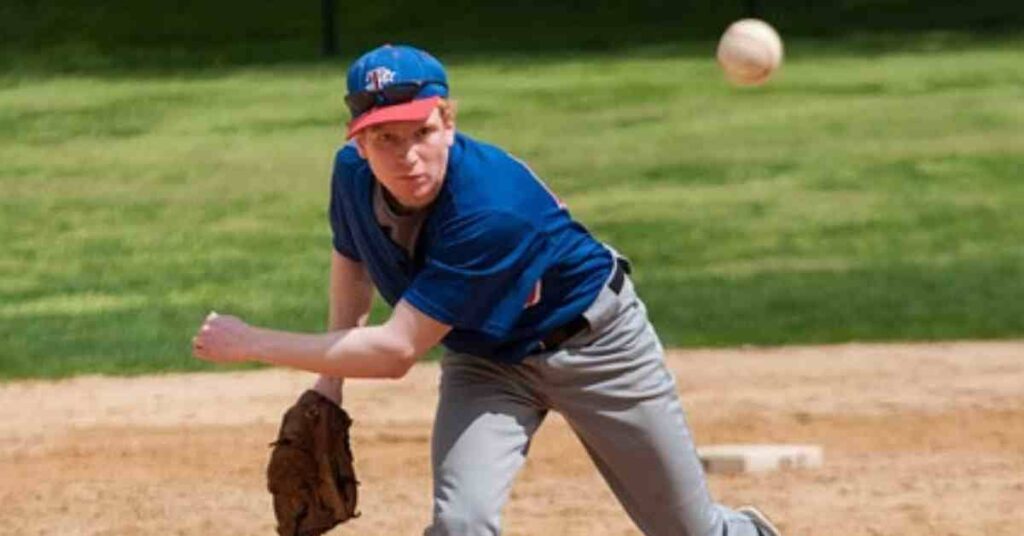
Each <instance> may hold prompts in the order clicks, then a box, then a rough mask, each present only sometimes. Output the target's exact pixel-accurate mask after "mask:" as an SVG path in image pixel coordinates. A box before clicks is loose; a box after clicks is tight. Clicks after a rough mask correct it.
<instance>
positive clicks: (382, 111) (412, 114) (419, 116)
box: [348, 97, 442, 138]
mask: <svg viewBox="0 0 1024 536" xmlns="http://www.w3.org/2000/svg"><path fill="white" fill-rule="evenodd" d="M441 99H442V98H441V97H429V98H426V99H419V100H414V101H410V102H406V103H404V104H395V105H392V106H384V107H381V108H375V109H373V110H370V111H369V112H366V113H365V114H363V115H361V116H359V118H358V119H356V120H355V121H352V122H350V123H349V124H348V137H349V138H351V137H352V136H355V135H356V133H357V132H359V131H360V130H363V129H364V128H366V127H369V126H373V125H379V124H381V123H391V122H394V121H426V120H427V118H428V117H430V114H431V113H432V112H433V111H434V108H437V105H438V103H440V102H441Z"/></svg>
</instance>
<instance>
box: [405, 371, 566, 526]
mask: <svg viewBox="0 0 1024 536" xmlns="http://www.w3.org/2000/svg"><path fill="white" fill-rule="evenodd" d="M545 414H546V410H545V409H543V406H542V405H541V404H540V403H539V401H538V400H537V399H536V398H535V397H534V396H533V395H532V394H531V392H530V390H529V388H528V387H526V386H525V385H524V384H523V382H521V381H518V378H517V371H516V370H515V367H510V366H508V365H502V364H497V363H491V362H488V361H486V360H483V359H479V358H474V357H468V356H459V355H447V356H445V358H444V361H443V362H442V376H441V395H440V400H439V402H438V409H437V417H436V420H435V422H434V433H433V440H432V463H433V471H434V519H433V523H432V525H431V526H430V527H428V528H427V529H426V531H425V534H426V535H428V536H435V535H437V536H439V535H449V534H450V535H459V536H478V535H479V536H483V535H495V534H499V533H500V531H501V510H502V507H503V506H504V505H505V502H506V500H507V499H508V494H509V489H510V488H511V485H512V481H513V479H514V478H515V475H516V473H517V472H518V471H519V469H520V468H521V467H522V465H523V462H524V461H525V459H526V453H527V450H528V448H529V445H530V439H531V437H532V436H533V433H534V432H535V431H536V430H537V427H538V426H540V423H541V422H542V421H543V419H544V415H545Z"/></svg>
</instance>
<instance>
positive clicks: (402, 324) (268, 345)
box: [193, 301, 451, 378]
mask: <svg viewBox="0 0 1024 536" xmlns="http://www.w3.org/2000/svg"><path fill="white" fill-rule="evenodd" d="M450 329H451V328H450V327H449V326H447V325H445V324H442V323H440V322H438V321H436V320H434V319H433V318H430V317H429V316H427V315H425V314H423V313H421V312H419V311H418V310H416V308H415V307H413V306H411V305H409V304H408V303H407V302H405V301H402V302H400V303H399V304H398V305H397V306H396V307H395V310H394V312H393V313H392V315H391V317H390V318H389V319H388V320H387V322H385V323H383V324H381V325H379V326H369V327H357V328H352V329H343V330H338V331H334V332H331V333H324V334H307V333H293V332H287V331H278V330H272V329H265V328H258V327H254V326H250V325H248V324H246V323H245V322H243V321H242V320H241V319H239V318H237V317H234V316H230V315H219V314H217V313H210V315H209V316H208V317H207V318H206V321H205V322H204V323H203V326H202V327H201V328H200V330H199V334H198V335H196V337H195V339H194V342H193V351H194V353H195V355H196V357H199V358H201V359H205V360H207V361H213V362H217V363H231V362H243V361H259V362H261V363H266V364H269V365H277V366H284V367H290V368H296V369H301V370H307V371H310V372H317V373H319V374H323V375H326V376H331V377H339V378H400V377H402V376H404V375H405V374H406V372H408V371H409V369H410V368H411V367H412V365H413V364H414V363H415V362H416V360H417V359H419V358H420V357H421V356H423V355H424V354H426V353H427V351H428V350H430V349H431V348H432V347H434V346H435V345H436V344H437V343H439V342H440V341H441V339H442V338H444V336H445V335H446V334H447V333H448V331H450Z"/></svg>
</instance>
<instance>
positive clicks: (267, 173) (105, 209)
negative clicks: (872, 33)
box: [0, 34, 1024, 378]
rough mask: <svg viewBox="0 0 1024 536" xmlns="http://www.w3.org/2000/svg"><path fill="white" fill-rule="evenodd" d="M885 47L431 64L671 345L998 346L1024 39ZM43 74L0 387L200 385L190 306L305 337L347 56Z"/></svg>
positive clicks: (3, 255) (4, 305)
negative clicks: (758, 64)
mask: <svg viewBox="0 0 1024 536" xmlns="http://www.w3.org/2000/svg"><path fill="white" fill-rule="evenodd" d="M893 43H894V42H893V41H892V40H891V39H890V38H870V37H847V38H843V39H838V40H837V39H833V40H828V41H824V40H812V39H790V40H787V46H788V49H787V53H788V58H787V64H786V66H785V68H784V70H783V72H782V73H781V77H780V78H779V79H778V80H776V81H774V82H773V83H772V84H770V85H768V86H767V87H764V88H758V89H748V90H740V89H734V88H730V87H728V86H726V85H725V84H724V83H723V82H722V80H721V76H720V74H719V73H718V71H717V68H716V66H715V64H714V62H713V59H712V52H713V48H714V43H713V42H711V41H696V42H691V43H688V44H685V45H677V46H673V45H661V46H654V47H646V48H645V47H639V48H637V47H634V48H627V49H622V50H616V51H614V52H607V53H599V52H589V53H574V54H568V53H554V52H546V53H537V54H534V55H531V56H524V55H522V54H516V55H507V56H500V55H494V56H491V57H489V58H487V59H482V58H481V57H479V55H474V54H464V53H461V54H460V53H458V52H453V53H451V54H450V55H449V56H445V57H442V59H443V60H445V61H446V62H447V63H448V64H449V66H450V70H451V78H452V82H453V85H454V87H455V90H456V92H457V97H458V98H459V99H460V109H461V111H460V114H461V115H460V128H461V129H462V130H464V131H465V132H467V133H469V134H471V135H474V136H476V137H478V138H482V139H486V140H489V141H493V142H496V143H499V144H500V145H502V146H504V147H506V148H508V149H509V150H511V151H513V152H515V153H517V154H518V155H520V156H522V157H523V158H524V159H526V160H527V161H528V162H529V163H530V164H531V166H532V167H534V169H536V170H537V171H538V173H539V174H540V175H541V176H543V177H544V178H545V179H546V181H547V182H548V183H549V184H550V185H551V186H552V187H553V189H555V190H556V191H557V192H558V193H559V194H561V196H562V197H563V198H564V199H565V200H566V201H567V202H568V204H569V206H570V209H571V210H572V211H573V213H574V214H575V215H576V216H577V217H578V218H579V219H581V220H582V221H583V222H584V223H585V224H586V225H587V226H588V227H589V228H590V229H591V230H592V231H593V232H594V233H595V234H596V235H597V236H598V237H600V238H601V239H604V240H607V241H609V242H610V243H611V244H613V245H614V246H615V247H617V248H618V249H619V250H621V251H623V252H624V253H626V254H627V255H629V256H630V257H631V258H632V259H633V261H634V264H635V265H636V271H635V279H636V281H637V283H638V285H639V286H640V289H641V293H642V295H643V296H644V297H645V300H646V301H647V303H648V305H649V307H650V310H651V315H652V318H653V320H654V322H655V324H656V325H657V326H658V328H659V330H660V333H661V334H662V337H663V338H664V339H665V342H666V343H667V344H670V345H712V346H717V345H737V344H782V343H813V342H833V341H847V340H906V339H960V338H1000V337H1020V336H1022V335H1024V240H1022V237H1024V70H1022V69H1021V67H1020V66H1021V65H1024V39H1021V38H1017V37H1013V36H1012V35H1004V36H1002V37H998V38H985V39H981V38H977V37H971V36H970V35H966V34H938V35H936V34H923V35H919V36H915V37H908V38H904V39H900V40H899V41H898V46H892V45H893ZM44 56H45V55H44ZM46 58H50V59H46ZM40 61H41V62H42V63H39V64H36V66H37V67H38V66H39V65H44V66H45V65H48V64H47V62H48V61H52V57H49V56H47V57H44V59H43V60H40ZM64 67H66V66H60V65H58V66H57V68H54V69H51V70H48V71H47V70H45V69H44V70H39V69H36V68H33V69H27V70H26V69H21V68H12V69H9V70H8V71H6V73H5V74H0V190H2V195H0V244H3V247H2V248H0V377H3V378H16V377H26V376H62V375H69V374H75V373H81V372H105V373H135V372H145V371H158V370H172V369H173V370H181V369H199V368H206V366H205V365H204V364H202V363H200V362H198V361H197V360H194V359H192V358H191V357H190V356H189V347H188V346H189V338H190V337H191V335H192V332H193V330H194V329H195V328H196V327H197V325H198V323H199V322H200V320H201V319H202V317H203V316H204V315H205V313H206V312H207V311H208V310H210V309H216V310H218V311H221V312H230V313H236V314H240V315H242V316H243V317H244V318H246V319H247V320H249V321H251V322H253V323H256V324H260V325H269V326H275V327H281V328H288V329H296V330H310V331H312V330H319V329H321V328H322V326H323V325H324V318H325V313H326V274H327V266H328V254H329V248H330V240H329V229H328V226H327V223H326V219H325V210H326V201H327V189H328V180H329V171H330V163H331V161H332V156H333V152H334V150H335V149H336V147H337V146H338V144H339V143H341V141H342V124H343V122H344V120H345V119H346V117H345V114H344V111H343V106H342V102H341V92H342V86H343V68H344V62H343V61H340V62H330V61H328V62H319V63H317V62H313V63H311V62H299V63H280V64H276V65H261V66H246V65H234V66H229V67H226V68H224V69H217V70H214V69H209V68H204V69H196V70H188V69H180V70H174V71H171V72H163V73H154V72H146V71H142V72H132V71H118V72H96V71H89V70H88V69H85V70H82V69H77V70H76V69H70V70H68V69H65V68H64ZM383 313H384V312H383V311H381V310H378V311H377V312H376V315H377V317H378V318H379V317H380V316H381V315H382V314H383Z"/></svg>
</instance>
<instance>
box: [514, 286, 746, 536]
mask: <svg viewBox="0 0 1024 536" xmlns="http://www.w3.org/2000/svg"><path fill="white" fill-rule="evenodd" d="M618 299H619V300H620V301H621V308H620V310H619V312H618V314H617V315H615V316H614V318H613V319H612V320H610V321H609V322H608V323H607V324H605V325H602V326H598V327H597V328H596V329H595V332H594V333H592V334H590V335H587V336H584V337H583V340H581V341H575V344H569V345H568V346H567V348H566V349H565V350H562V351H559V352H555V353H553V354H551V355H550V356H548V357H547V359H545V360H541V361H538V362H536V363H535V365H533V366H535V367H537V368H538V373H539V374H541V375H542V376H543V377H544V378H545V380H546V381H545V382H544V384H545V385H546V386H547V387H546V390H545V393H546V394H547V395H548V396H549V397H550V398H551V402H552V407H553V409H556V410H558V411H559V412H561V413H562V414H563V415H564V416H565V417H566V420H567V421H568V422H569V423H570V424H571V425H572V427H573V429H574V430H575V431H576V433H577V435H578V436H579V437H580V439H581V440H582V442H583V443H584V445H585V447H586V448H587V451H588V452H589V453H590V455H591V457H592V459H593V460H594V462H595V464H596V465H597V467H598V469H599V470H600V472H601V474H602V476H604V478H605V480H606V481H607V482H608V484H609V486H610V487H611V488H612V490H613V492H614V493H615V494H616V496H617V497H618V498H619V500H620V502H621V503H622V505H623V507H624V508H625V509H626V511H627V512H628V513H629V515H630V517H632V519H633V520H634V521H635V522H636V524H637V526H638V527H639V528H640V529H641V530H642V531H643V532H644V533H645V534H647V535H690V536H698V535H699V536H717V535H725V534H728V535H729V536H758V534H759V532H758V529H757V528H756V526H755V525H754V524H753V523H752V522H751V519H750V518H749V517H748V516H746V515H743V514H741V513H738V512H736V511H733V510H730V509H728V508H725V507H723V506H721V505H718V504H715V503H714V502H713V501H712V499H711V496H710V494H709V493H708V490H707V485H706V482H705V477H704V471H703V468H702V467H701V464H700V460H699V459H698V457H697V454H696V449H695V446H694V441H693V438H692V437H691V435H690V430H689V427H688V425H687V423H686V418H685V416H684V413H683V408H682V405H681V404H680V401H679V398H678V396H677V394H676V386H675V381H674V379H673V377H672V374H671V372H670V371H669V370H668V369H667V367H666V366H665V363H664V359H663V352H662V348H661V344H660V343H659V342H658V339H657V336H656V335H655V333H654V330H653V328H652V327H651V326H650V324H649V322H648V321H647V316H646V311H645V309H644V306H643V304H642V303H641V302H640V301H639V300H638V299H637V298H636V297H635V294H633V290H632V285H630V284H627V285H626V286H625V287H624V288H623V291H622V292H621V293H620V295H619V297H618ZM574 346H575V347H574Z"/></svg>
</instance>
